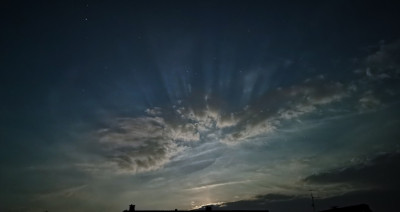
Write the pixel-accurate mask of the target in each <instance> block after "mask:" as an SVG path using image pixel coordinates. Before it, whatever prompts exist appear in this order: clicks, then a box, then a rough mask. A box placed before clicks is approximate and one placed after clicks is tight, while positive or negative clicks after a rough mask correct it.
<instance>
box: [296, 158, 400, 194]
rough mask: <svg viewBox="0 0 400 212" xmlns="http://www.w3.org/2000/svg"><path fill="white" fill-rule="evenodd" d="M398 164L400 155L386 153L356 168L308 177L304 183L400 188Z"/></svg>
mask: <svg viewBox="0 0 400 212" xmlns="http://www.w3.org/2000/svg"><path fill="white" fill-rule="evenodd" d="M398 164H400V154H399V153H386V154H382V155H378V156H376V157H374V158H372V159H365V160H364V161H362V162H361V163H359V164H357V165H354V166H350V167H343V168H340V169H334V170H329V171H326V172H322V173H319V174H314V175H311V176H308V177H306V178H305V179H304V181H305V182H307V183H311V184H338V183H341V184H350V185H356V186H362V187H363V188H368V187H378V188H380V189H391V188H392V187H393V186H395V187H397V186H400V184H399V181H398V179H399V178H400V172H399V171H398V166H399V165H398Z"/></svg>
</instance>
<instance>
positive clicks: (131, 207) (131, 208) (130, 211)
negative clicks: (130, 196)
mask: <svg viewBox="0 0 400 212" xmlns="http://www.w3.org/2000/svg"><path fill="white" fill-rule="evenodd" d="M133 211H135V205H132V204H130V205H129V212H133Z"/></svg>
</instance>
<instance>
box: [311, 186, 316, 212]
mask: <svg viewBox="0 0 400 212" xmlns="http://www.w3.org/2000/svg"><path fill="white" fill-rule="evenodd" d="M312 192H313V190H310V193H311V207H312V208H313V212H315V201H314V195H313V193H312Z"/></svg>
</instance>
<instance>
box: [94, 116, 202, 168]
mask: <svg viewBox="0 0 400 212" xmlns="http://www.w3.org/2000/svg"><path fill="white" fill-rule="evenodd" d="M97 137H98V142H99V144H100V145H101V147H102V149H103V152H102V154H104V155H105V156H106V157H107V158H109V159H110V161H111V162H112V163H114V164H117V165H118V166H119V168H120V169H121V170H122V171H123V172H133V173H137V172H143V171H150V170H156V169H158V168H160V167H162V166H163V165H164V164H166V163H167V162H169V160H170V159H171V158H172V157H174V156H175V155H177V154H178V153H179V152H181V151H182V150H183V148H184V147H183V146H182V145H179V143H178V142H188V141H196V140H198V136H197V134H196V131H194V128H193V127H192V126H191V125H190V124H185V125H183V126H182V125H179V126H176V127H173V126H171V125H170V124H168V123H166V122H165V120H164V119H163V118H160V117H139V118H119V119H116V120H115V123H114V124H112V125H111V126H110V127H109V128H104V129H101V130H99V131H98V133H97Z"/></svg>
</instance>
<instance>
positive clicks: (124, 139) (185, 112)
mask: <svg viewBox="0 0 400 212" xmlns="http://www.w3.org/2000/svg"><path fill="white" fill-rule="evenodd" d="M346 96H348V90H347V89H346V88H345V87H344V86H343V85H342V84H341V83H335V82H326V80H325V79H324V78H323V77H317V78H315V79H309V80H307V81H305V82H303V83H301V84H298V85H293V86H290V87H287V88H279V89H275V90H271V91H269V92H267V93H265V94H264V95H263V96H261V97H260V98H258V99H256V100H254V101H253V102H250V104H249V105H247V106H246V107H245V108H244V109H243V110H239V111H231V112H228V111H227V110H226V109H225V108H224V107H223V106H224V105H225V103H223V101H222V100H221V99H218V98H217V97H215V96H213V95H211V94H207V95H197V96H195V97H193V98H194V99H188V100H180V101H178V102H176V104H173V105H172V106H164V107H162V108H161V107H153V108H148V109H146V110H145V113H146V114H144V115H142V116H139V117H121V118H114V119H111V120H110V121H109V123H108V124H107V125H108V126H107V127H105V128H103V129H100V130H98V131H97V133H96V135H95V140H96V142H97V145H98V146H99V147H100V149H101V151H100V154H101V155H103V156H104V157H105V158H107V160H108V164H109V165H107V166H110V165H111V166H113V165H116V166H117V169H119V171H118V172H122V173H126V172H129V173H139V172H146V171H153V170H157V169H160V168H162V167H164V166H165V165H166V164H168V163H169V162H170V161H171V160H172V159H173V158H174V157H177V156H178V155H180V154H184V150H185V149H186V148H189V146H191V147H193V145H194V146H196V145H198V144H192V143H196V142H200V143H204V142H220V143H223V144H226V145H237V144H240V143H243V142H249V141H252V140H254V139H257V138H260V137H263V136H266V135H269V134H271V133H274V132H275V131H276V129H277V128H279V127H281V126H282V125H283V124H282V122H283V121H285V120H292V119H297V118H299V117H301V116H303V115H305V114H310V113H312V112H314V111H315V110H318V109H319V108H321V106H323V105H327V104H330V103H332V102H336V101H340V100H341V99H343V98H344V97H346ZM198 97H204V98H200V99H199V98H198ZM191 147H190V148H191Z"/></svg>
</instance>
